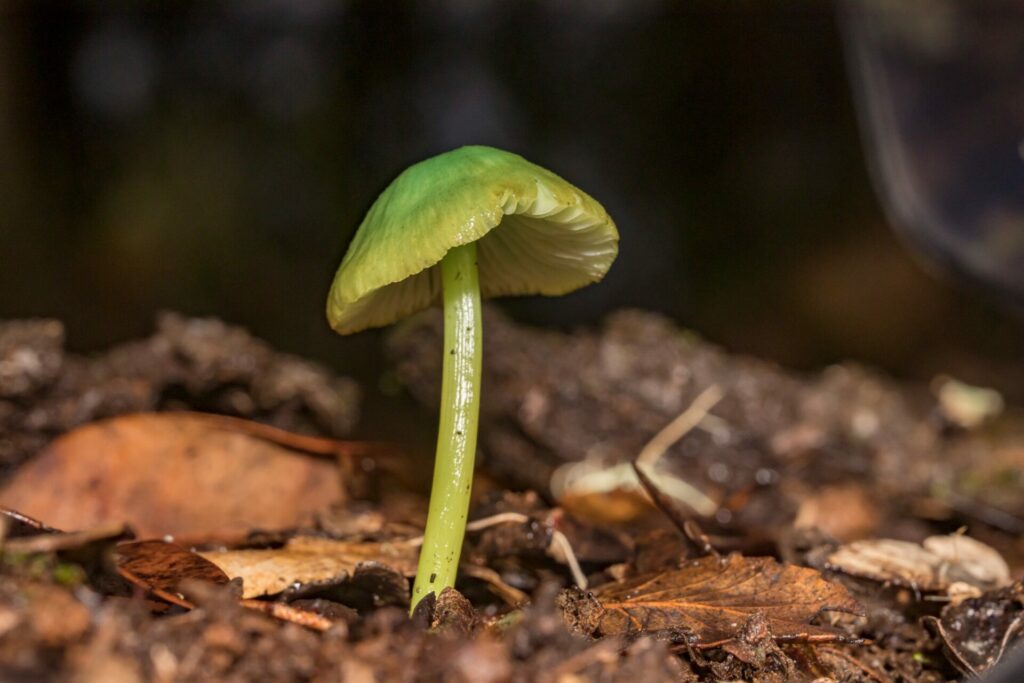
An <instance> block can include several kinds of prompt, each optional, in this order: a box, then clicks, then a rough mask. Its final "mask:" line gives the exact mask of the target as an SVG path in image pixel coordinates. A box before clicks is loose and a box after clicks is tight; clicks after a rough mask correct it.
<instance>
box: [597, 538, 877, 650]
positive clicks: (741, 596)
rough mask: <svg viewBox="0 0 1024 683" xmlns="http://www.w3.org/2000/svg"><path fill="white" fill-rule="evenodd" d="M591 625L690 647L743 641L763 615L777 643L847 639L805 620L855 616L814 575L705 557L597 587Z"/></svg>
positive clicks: (837, 589) (842, 595)
mask: <svg viewBox="0 0 1024 683" xmlns="http://www.w3.org/2000/svg"><path fill="white" fill-rule="evenodd" d="M593 596H594V598H595V599H596V600H597V602H598V603H599V605H600V609H599V610H597V611H596V612H595V613H593V615H592V618H593V621H594V623H592V624H591V625H592V626H594V627H596V630H597V631H599V632H600V633H602V634H605V635H614V634H622V633H637V632H651V631H673V630H675V631H680V632H682V633H683V634H685V636H686V638H687V639H688V642H689V644H690V645H691V646H692V647H697V648H707V647H715V646H719V645H722V644H723V643H726V642H729V641H733V640H736V639H738V638H740V637H741V636H742V631H743V628H744V626H745V625H746V624H748V623H749V622H750V619H751V617H753V616H754V615H755V614H763V615H764V617H765V619H766V620H767V621H766V623H767V628H768V629H769V631H770V632H771V635H772V637H773V638H774V639H775V640H777V641H803V642H826V641H853V640H854V639H853V638H851V637H850V636H848V635H847V634H845V633H842V632H840V631H837V630H835V629H833V628H829V627H826V626H817V625H812V624H811V623H810V622H811V621H812V620H813V619H814V618H815V617H816V616H818V615H820V614H821V613H822V612H825V611H829V610H831V611H840V612H848V613H859V612H860V607H859V605H858V604H857V602H856V601H855V600H854V599H853V597H851V596H850V594H849V593H848V592H847V591H846V589H845V588H844V587H843V586H840V585H838V584H835V583H832V582H830V581H827V580H826V579H825V578H824V577H823V576H822V575H821V574H820V573H819V572H818V571H817V570H814V569H808V568H806V567H797V566H794V565H784V564H779V563H778V562H776V561H775V560H773V559H771V558H768V557H742V556H740V555H730V556H729V557H725V558H716V557H704V558H701V559H699V560H694V561H691V562H688V563H686V564H685V565H684V566H682V567H680V568H679V569H676V570H672V571H667V572H661V573H658V574H654V575H647V576H638V577H635V578H633V579H628V580H626V581H622V582H618V583H613V584H608V585H605V586H601V587H599V588H598V589H597V590H596V591H594V593H593Z"/></svg>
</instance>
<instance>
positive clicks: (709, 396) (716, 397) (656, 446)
mask: <svg viewBox="0 0 1024 683" xmlns="http://www.w3.org/2000/svg"><path fill="white" fill-rule="evenodd" d="M721 400H722V389H721V388H720V387H719V386H718V385H717V384H712V385H711V386H709V387H708V388H707V389H705V390H704V391H702V392H700V394H699V395H698V396H697V398H695V399H693V402H692V403H691V404H690V405H689V406H688V407H687V408H686V410H684V411H683V412H682V413H680V414H679V415H678V416H677V417H676V418H675V419H674V420H672V421H671V422H669V423H668V424H667V425H665V426H664V427H662V429H661V431H660V432H658V433H657V434H655V435H654V437H653V438H652V439H651V440H650V441H648V442H647V445H646V446H644V447H643V448H642V449H640V454H639V455H637V456H636V459H635V460H634V462H636V464H637V465H643V466H644V467H654V465H655V464H656V463H657V462H658V460H659V459H660V458H661V456H662V455H664V454H665V451H667V450H668V449H670V448H672V446H674V445H675V444H676V442H678V441H679V440H680V439H682V438H683V437H684V436H686V435H687V434H689V433H690V431H691V430H692V429H693V428H694V427H696V426H697V425H699V424H700V422H701V420H703V419H704V418H705V417H706V416H707V414H708V411H710V410H711V409H712V408H714V407H715V405H716V404H717V403H718V402H719V401H721Z"/></svg>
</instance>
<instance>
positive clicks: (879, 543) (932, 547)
mask: <svg viewBox="0 0 1024 683" xmlns="http://www.w3.org/2000/svg"><path fill="white" fill-rule="evenodd" d="M827 565H828V567H829V568H830V569H833V570H836V571H841V572H844V573H846V574H849V575H851V576H858V577H861V578H865V579H871V580H873V581H879V582H882V583H890V584H893V585H897V586H904V587H907V588H912V589H914V590H917V591H922V592H926V593H932V592H944V591H948V590H949V589H950V587H955V586H956V584H958V583H961V584H964V583H965V584H968V585H971V586H975V587H977V588H980V589H987V588H998V587H1001V586H1005V585H1007V584H1008V583H1009V582H1010V569H1009V567H1008V566H1007V565H1006V561H1005V560H1004V559H1003V557H1002V555H1000V554H999V553H998V552H997V551H996V550H994V549H993V548H991V547H989V546H987V545H985V544H984V543H982V542H981V541H976V540H974V539H973V538H970V537H968V536H964V535H963V534H950V535H948V536H931V537H929V538H927V539H925V541H924V543H923V545H918V544H917V543H910V542H909V541H896V540H893V539H888V538H876V539H870V540H863V541H855V542H853V543H847V544H846V545H843V546H840V547H839V548H838V549H837V550H836V551H834V552H833V553H831V554H830V555H829V556H828V560H827Z"/></svg>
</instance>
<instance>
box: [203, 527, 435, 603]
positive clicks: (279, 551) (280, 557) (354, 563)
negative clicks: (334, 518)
mask: <svg viewBox="0 0 1024 683" xmlns="http://www.w3.org/2000/svg"><path fill="white" fill-rule="evenodd" d="M199 554H200V555H201V556H202V557H204V558H206V559H207V560H209V561H210V562H212V563H213V564H215V565H217V566H218V567H220V568H221V569H222V570H223V571H224V572H225V573H226V574H227V575H228V576H229V577H231V578H241V579H242V586H243V589H242V597H245V598H255V597H260V596H263V595H275V594H277V593H281V592H282V591H284V590H286V589H288V588H291V587H293V586H295V585H299V586H305V585H320V584H335V583H340V582H343V581H345V580H347V579H348V578H350V577H352V576H353V575H354V574H355V572H356V571H357V570H358V569H359V568H360V567H362V566H365V565H369V564H371V563H378V564H382V565H385V566H386V567H389V568H391V569H392V570H394V571H395V572H397V573H398V574H399V575H401V576H414V575H415V574H416V561H417V558H418V556H419V548H418V547H417V546H415V545H413V544H409V543H401V542H396V543H358V542H348V541H335V540H331V539H327V538H315V537H308V536H298V537H296V538H293V539H292V540H290V541H289V542H288V543H287V544H286V545H285V546H284V547H283V548H270V549H260V550H222V551H210V552H201V553H199Z"/></svg>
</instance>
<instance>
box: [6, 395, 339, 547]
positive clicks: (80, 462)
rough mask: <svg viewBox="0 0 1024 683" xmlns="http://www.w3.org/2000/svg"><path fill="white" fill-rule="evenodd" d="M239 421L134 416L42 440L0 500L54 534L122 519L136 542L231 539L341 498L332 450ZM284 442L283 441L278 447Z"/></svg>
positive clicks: (295, 521) (294, 521)
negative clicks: (54, 529)
mask: <svg viewBox="0 0 1024 683" xmlns="http://www.w3.org/2000/svg"><path fill="white" fill-rule="evenodd" d="M285 434H287V433H286V432H281V430H275V429H272V428H269V427H266V426H264V425H254V424H253V423H247V422H245V421H243V420H237V419H231V418H223V417H218V416H209V415H202V414H198V413H138V414H135V415H125V416H122V417H118V418H114V419H110V420H104V421H102V422H96V423H92V424H88V425H85V426H83V427H80V428H79V429H76V430H74V431H73V432H70V433H68V434H66V435H64V436H62V437H60V438H58V439H57V440H55V441H54V442H53V443H51V444H50V445H49V446H48V447H47V448H45V449H44V450H43V451H41V452H40V453H39V454H38V455H37V456H36V457H35V458H33V459H32V460H31V461H30V462H29V463H27V464H26V465H25V466H24V467H22V468H21V469H20V470H18V472H17V473H16V474H15V475H14V477H13V478H12V479H11V480H10V481H9V482H8V483H7V484H6V485H5V486H4V487H3V489H2V490H0V502H2V503H3V504H4V505H7V506H9V507H13V508H15V509H17V510H20V511H21V512H23V513H25V514H28V515H32V516H34V517H38V518H40V519H45V520H46V521H47V523H49V524H52V525H54V526H56V527H59V528H64V529H86V528H93V527H98V526H102V525H105V524H108V523H128V524H130V525H131V526H132V527H133V528H134V529H135V530H136V531H137V532H138V534H139V536H142V537H162V536H165V535H171V536H174V537H176V538H179V539H180V538H182V537H185V538H197V537H198V538H207V539H208V538H210V537H213V536H216V537H221V538H223V537H231V536H233V535H240V534H245V533H248V532H249V531H251V530H253V529H280V528H286V527H293V526H298V525H300V524H302V523H303V522H306V521H308V520H309V519H310V518H311V517H312V515H313V513H314V512H315V511H317V510H319V509H322V508H325V507H327V506H328V505H330V504H332V503H338V502H341V501H344V499H345V497H346V494H345V488H344V486H343V483H342V476H341V470H340V468H339V466H338V464H337V463H336V462H332V461H331V460H330V459H325V458H314V457H309V456H308V455H307V454H304V453H303V452H300V451H302V450H303V449H305V450H306V452H308V451H309V449H310V448H312V449H314V451H315V452H317V453H320V454H323V452H324V447H325V444H326V445H329V444H331V443H333V444H335V449H336V450H335V454H340V453H341V452H342V451H343V450H344V448H345V447H346V444H344V443H342V442H326V441H325V440H322V439H311V438H309V437H301V436H297V435H296V436H295V441H294V443H292V442H290V441H289V439H288V438H286V437H283V436H282V435H285ZM282 441H288V445H282Z"/></svg>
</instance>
